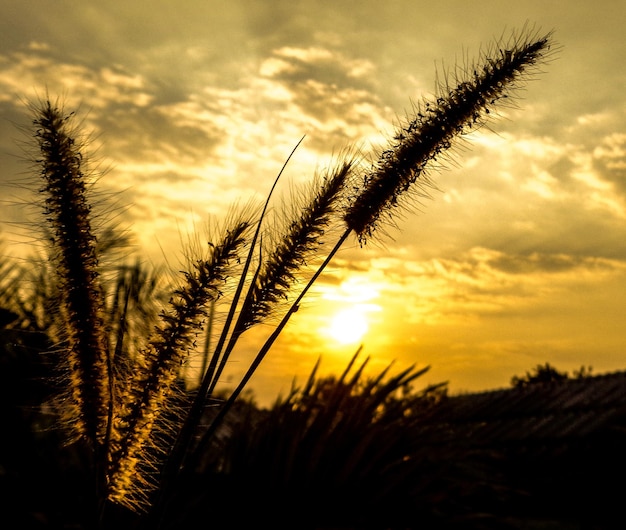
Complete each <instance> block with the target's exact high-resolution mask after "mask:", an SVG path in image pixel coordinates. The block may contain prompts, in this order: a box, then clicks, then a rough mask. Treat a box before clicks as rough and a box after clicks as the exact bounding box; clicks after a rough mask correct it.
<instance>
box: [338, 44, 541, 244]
mask: <svg viewBox="0 0 626 530" xmlns="http://www.w3.org/2000/svg"><path fill="white" fill-rule="evenodd" d="M551 41H552V38H551V34H547V35H545V36H542V37H539V38H533V37H532V36H528V37H526V38H524V37H523V36H519V37H518V36H514V37H513V38H512V39H511V40H510V42H508V43H504V44H502V43H500V45H498V46H494V47H493V49H492V50H491V53H488V55H487V56H486V57H484V58H483V62H482V64H481V65H475V66H470V67H469V68H468V71H467V72H466V76H467V77H466V79H464V80H460V81H458V83H457V84H456V86H454V87H447V86H442V87H440V92H441V93H440V94H439V95H438V96H437V97H436V98H434V99H433V100H425V101H424V102H423V103H422V104H421V105H418V107H417V109H416V111H415V115H414V117H413V119H411V120H410V121H409V122H408V123H407V124H406V125H404V126H403V127H402V128H400V129H399V130H398V131H397V132H396V134H395V136H394V138H393V141H392V143H391V145H390V146H389V147H387V148H386V149H384V150H383V151H382V153H381V154H380V157H379V158H378V160H376V161H375V162H374V163H373V165H372V167H371V169H370V170H369V171H366V173H365V175H364V177H363V181H362V183H361V186H360V187H359V189H357V190H356V192H355V198H354V200H353V202H352V204H351V206H350V207H349V208H348V210H347V212H346V214H345V222H346V224H347V226H348V228H350V229H351V230H353V231H354V232H355V233H356V235H357V237H358V239H359V241H360V243H361V244H364V243H365V242H366V241H367V240H368V239H369V238H370V237H372V235H373V233H374V232H375V231H376V230H377V229H379V226H380V224H381V223H382V222H385V221H386V222H392V218H393V216H394V215H396V214H395V213H394V212H393V210H394V209H395V208H396V206H398V205H399V203H400V200H401V199H403V196H405V195H407V194H408V195H413V196H417V197H428V190H429V188H432V187H433V184H432V182H431V180H430V179H429V178H428V175H427V172H428V169H429V168H430V167H431V166H432V165H433V163H434V162H435V161H436V160H438V159H440V157H441V156H442V155H443V154H444V153H446V152H447V151H448V150H449V149H450V148H451V147H452V143H453V141H454V140H455V139H457V138H459V137H461V136H463V135H464V134H466V133H468V132H470V131H471V130H473V129H476V128H478V127H480V126H482V125H483V124H484V123H485V122H486V121H487V119H488V117H489V114H490V113H491V112H492V110H490V109H494V107H495V105H496V104H497V103H498V102H499V101H501V100H502V99H504V98H507V97H508V96H509V94H510V93H511V91H512V90H514V89H515V88H517V87H519V85H520V83H521V82H523V80H524V78H528V77H529V75H531V74H532V73H533V69H534V70H536V66H537V64H538V63H539V62H540V61H541V60H542V59H545V58H546V55H547V54H548V53H549V52H550V44H551Z"/></svg>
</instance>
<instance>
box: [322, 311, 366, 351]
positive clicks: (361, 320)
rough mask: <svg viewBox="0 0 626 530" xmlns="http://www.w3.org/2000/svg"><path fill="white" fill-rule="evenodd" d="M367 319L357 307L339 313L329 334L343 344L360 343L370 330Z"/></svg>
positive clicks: (333, 320) (332, 323)
mask: <svg viewBox="0 0 626 530" xmlns="http://www.w3.org/2000/svg"><path fill="white" fill-rule="evenodd" d="M368 327H369V326H368V322H367V317H366V316H365V314H364V313H363V311H361V310H359V309H358V308H356V307H353V308H349V309H344V310H342V311H339V312H338V313H337V314H336V315H335V316H334V317H333V319H332V321H331V323H330V327H329V329H328V334H329V335H330V336H331V337H332V338H333V339H335V340H336V341H337V342H339V343H341V344H351V343H354V342H358V341H360V340H361V339H362V338H363V336H364V335H365V334H366V333H367V330H368Z"/></svg>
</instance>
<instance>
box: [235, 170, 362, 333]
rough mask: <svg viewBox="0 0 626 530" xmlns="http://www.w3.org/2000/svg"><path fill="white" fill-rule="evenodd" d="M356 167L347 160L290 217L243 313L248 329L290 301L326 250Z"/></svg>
mask: <svg viewBox="0 0 626 530" xmlns="http://www.w3.org/2000/svg"><path fill="white" fill-rule="evenodd" d="M353 167H354V160H353V159H350V158H348V159H346V160H344V161H343V162H342V163H341V164H340V165H338V167H336V168H335V169H334V170H333V171H332V172H329V173H328V174H326V175H325V176H324V177H323V178H322V179H321V182H316V183H315V184H319V185H314V187H313V190H312V191H311V196H310V197H309V198H308V202H307V204H304V205H303V206H302V207H301V208H297V210H298V212H299V213H298V214H297V215H294V216H289V219H290V221H289V223H288V227H287V230H286V232H285V234H284V235H283V237H282V238H281V239H280V240H279V241H278V242H276V243H275V244H274V245H272V250H271V251H270V252H269V254H268V256H267V258H266V259H265V260H264V261H263V264H262V266H261V270H260V273H259V275H258V276H257V278H256V281H255V283H254V285H253V286H252V288H251V292H250V297H249V304H246V305H245V306H244V309H243V311H244V320H243V326H242V327H243V328H244V329H247V328H249V327H250V326H252V325H254V324H256V323H258V322H261V321H262V320H264V319H265V318H267V317H268V316H270V315H271V313H272V312H273V311H274V309H275V308H276V306H277V304H278V303H279V302H281V301H283V300H286V299H287V298H288V292H289V290H290V289H291V287H292V286H293V285H294V283H295V282H296V281H297V274H298V272H299V271H301V270H302V269H303V268H304V267H306V263H307V260H308V259H309V258H310V257H311V256H314V255H315V254H316V253H318V251H319V249H320V248H321V247H322V246H323V244H324V235H325V233H326V231H327V230H329V229H330V225H331V223H332V222H333V221H334V220H335V214H336V213H337V212H338V211H339V208H341V207H342V206H343V202H342V201H343V197H344V195H343V193H344V190H345V187H346V185H347V183H348V181H349V179H350V177H351V172H352V169H353Z"/></svg>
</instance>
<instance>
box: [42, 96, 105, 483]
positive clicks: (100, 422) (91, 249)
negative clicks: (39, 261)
mask: <svg viewBox="0 0 626 530" xmlns="http://www.w3.org/2000/svg"><path fill="white" fill-rule="evenodd" d="M34 110H35V119H34V121H33V125H34V127H35V133H34V134H35V138H36V139H37V142H38V145H39V151H40V158H38V159H37V160H36V162H37V163H38V164H39V166H40V167H41V173H40V175H41V178H42V180H43V182H44V184H43V187H42V188H41V192H42V193H43V194H44V195H45V197H46V199H45V203H44V204H45V207H44V213H45V216H46V219H47V221H48V222H49V224H50V228H51V230H50V232H49V237H50V239H51V240H50V243H51V248H52V249H53V252H52V254H51V258H52V260H53V266H55V267H56V271H57V277H58V282H59V293H60V296H61V297H62V300H61V304H60V307H59V310H60V315H61V317H62V324H61V326H60V327H61V328H62V329H60V330H59V332H60V337H61V339H62V340H63V341H64V344H63V345H62V346H61V348H62V350H63V351H64V352H65V353H66V354H67V357H66V364H67V367H68V372H69V373H68V378H69V382H70V388H71V398H70V399H71V404H72V406H73V407H74V409H75V413H73V414H71V416H72V417H71V420H72V421H74V422H75V427H76V430H77V432H78V433H79V434H80V435H82V436H84V437H85V438H87V439H88V440H89V441H90V442H91V443H92V444H93V446H94V455H95V460H96V469H97V475H98V476H97V478H96V480H97V484H98V490H99V492H100V493H99V495H106V479H105V476H106V475H105V474H106V461H107V453H108V444H109V438H110V430H111V425H112V423H111V415H112V413H113V410H112V405H113V378H112V367H111V358H110V355H109V351H108V347H107V340H106V331H105V326H104V313H103V309H104V298H103V293H102V289H101V286H100V284H99V275H98V258H97V256H96V238H95V236H94V235H93V232H92V228H91V221H90V219H91V206H90V205H89V202H88V199H87V187H88V180H87V178H86V176H85V175H84V173H83V171H82V167H81V165H82V161H83V155H82V153H81V151H80V149H79V143H78V138H76V136H75V134H74V133H75V131H72V130H71V128H70V120H71V115H66V114H65V113H64V112H63V111H62V110H60V109H58V108H57V107H55V106H53V105H52V104H51V103H50V102H45V103H42V104H41V105H40V106H39V107H37V108H35V109H34ZM71 408H72V407H67V409H66V412H68V409H71Z"/></svg>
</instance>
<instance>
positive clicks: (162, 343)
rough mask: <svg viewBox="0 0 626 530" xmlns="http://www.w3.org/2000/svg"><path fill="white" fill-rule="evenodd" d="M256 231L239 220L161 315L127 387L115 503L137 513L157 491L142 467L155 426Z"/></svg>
mask: <svg viewBox="0 0 626 530" xmlns="http://www.w3.org/2000/svg"><path fill="white" fill-rule="evenodd" d="M250 227H251V222H250V221H248V220H241V219H240V220H237V221H236V222H235V223H234V224H233V225H232V226H230V227H229V228H228V229H227V230H226V233H225V235H224V236H223V239H222V241H221V242H220V243H219V244H217V245H214V244H210V245H209V254H208V257H207V258H205V259H198V260H197V261H196V262H195V263H194V264H193V268H192V270H191V271H185V272H183V282H182V285H181V287H180V288H179V289H178V290H177V291H176V292H175V294H174V296H173V297H172V299H171V300H170V310H169V311H164V312H163V313H162V314H161V321H162V325H161V326H159V327H158V328H157V329H156V331H155V336H154V338H153V340H152V341H151V342H150V345H149V347H148V349H147V351H146V352H145V354H144V359H145V362H144V363H143V366H141V367H139V368H138V369H137V370H136V372H135V376H134V377H133V379H132V380H131V382H130V384H129V385H128V387H127V388H128V395H127V396H125V397H124V398H125V399H124V402H125V405H124V408H123V409H122V411H121V413H120V414H119V417H118V418H117V424H118V429H117V431H119V433H120V438H119V439H118V440H115V441H114V444H113V445H114V448H113V450H114V452H113V458H112V470H111V476H110V499H111V500H114V501H116V502H118V503H119V504H122V505H127V506H128V507H130V508H133V509H135V508H136V507H137V506H138V505H141V502H139V503H138V501H137V495H140V496H142V495H144V494H145V491H144V490H145V485H146V484H152V488H154V486H155V484H154V482H153V481H151V480H150V479H149V477H147V476H146V465H143V466H139V467H138V462H142V459H141V458H140V457H141V456H142V455H146V454H149V453H150V452H153V453H154V451H151V450H150V448H154V447H158V445H159V443H158V440H159V439H160V438H161V437H162V435H163V433H162V432H155V427H157V426H158V425H159V423H158V420H159V418H160V417H161V416H162V415H163V414H164V412H165V411H167V410H168V409H169V403H170V398H171V397H172V396H173V393H174V392H175V383H176V381H177V379H178V378H179V376H180V369H181V366H182V365H183V363H184V362H185V360H186V358H187V356H188V354H189V352H190V350H191V348H192V347H193V343H194V341H195V338H196V336H197V335H198V334H199V333H200V332H201V331H202V319H203V318H205V317H206V309H207V307H208V304H209V302H211V301H213V300H216V299H217V298H218V297H219V296H220V293H221V291H220V290H221V289H222V288H223V284H224V283H225V282H227V281H228V280H229V279H230V270H231V268H232V267H233V265H234V264H235V263H236V262H237V261H238V260H239V258H240V252H241V250H242V248H243V247H244V245H245V243H246V241H247V238H246V236H247V234H248V231H249V229H250ZM152 465H153V463H150V464H149V465H148V466H147V467H150V466H152ZM142 473H143V474H142ZM139 485H141V486H142V487H137V486H139ZM133 486H134V487H133Z"/></svg>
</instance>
